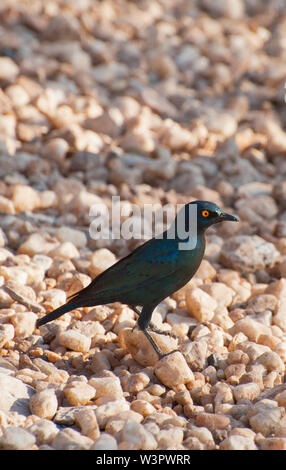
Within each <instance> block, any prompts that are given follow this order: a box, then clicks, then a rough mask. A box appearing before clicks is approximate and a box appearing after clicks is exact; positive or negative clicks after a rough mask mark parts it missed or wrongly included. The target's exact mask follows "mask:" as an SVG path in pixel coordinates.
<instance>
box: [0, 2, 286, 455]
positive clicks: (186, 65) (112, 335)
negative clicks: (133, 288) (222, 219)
mask: <svg viewBox="0 0 286 470" xmlns="http://www.w3.org/2000/svg"><path fill="white" fill-rule="evenodd" d="M0 18H1V20H0V177H1V179H0V214H1V215H0V226H1V229H0V307H1V310H0V348H1V349H0V389H1V395H0V448H3V449H93V450H96V449H122V450H123V449H143V450H145V449H176V450H183V449H202V450H204V449H205V450H210V449H221V450H228V449H242V450H244V449H245V450H248V449H257V450H259V449H263V450H268V449H269V450H273V449H275V450H276V449H277V450H279V449H286V415H285V409H286V383H284V377H285V364H286V300H285V299H286V182H285V181H284V179H285V174H286V164H285V151H286V132H285V129H286V103H285V93H286V89H285V80H286V43H285V34H286V7H285V3H284V2H283V1H279V0H269V1H268V2H264V1H263V0H245V1H243V0H235V1H231V0H220V1H217V2H214V1H213V0H202V1H195V0H145V1H143V0H142V1H138V2H131V1H130V2H129V1H126V0H118V1H111V0H110V1H108V0H107V1H92V0H37V1H33V2H31V1H26V0H18V1H17V0H1V4H0ZM112 196H120V198H121V201H123V203H124V206H125V209H126V213H127V214H131V209H132V204H137V205H139V206H140V207H142V206H143V204H147V203H148V204H154V207H157V209H158V210H159V209H160V208H161V207H163V206H164V205H165V204H167V203H171V204H177V203H180V204H182V203H186V202H188V201H190V200H193V199H206V200H211V201H213V202H216V203H218V204H219V205H220V206H221V207H224V208H225V209H226V210H229V211H230V212H233V213H235V214H237V215H238V216H239V217H240V222H239V223H238V224H229V223H224V224H221V225H220V226H217V227H214V228H212V229H210V230H209V231H208V236H207V240H208V245H207V250H206V255H205V258H204V261H203V262H202V265H201V267H200V269H199V271H198V273H197V274H196V276H195V277H194V278H193V279H192V280H191V281H190V282H189V283H188V285H187V286H185V287H184V288H183V289H181V290H180V291H179V292H176V293H175V294H174V295H173V296H172V297H171V298H168V299H166V300H165V301H164V302H162V303H161V304H160V305H159V306H158V307H157V309H156V311H155V313H154V316H153V322H154V323H155V324H156V325H157V326H159V327H160V328H162V329H165V330H166V331H172V333H174V334H176V335H177V336H178V339H174V338H171V337H168V336H162V335H156V340H157V342H158V344H159V345H160V347H161V348H162V349H164V350H166V351H169V350H171V349H173V348H177V347H178V348H179V349H180V351H181V352H176V353H174V354H172V355H169V356H167V357H165V358H163V359H161V360H160V361H158V359H157V357H156V355H155V353H154V351H153V350H152V348H151V346H150V344H149V343H148V342H146V340H145V337H144V336H142V333H141V332H140V331H138V330H137V329H135V330H134V331H133V330H132V329H133V327H134V325H135V324H136V315H135V313H134V312H133V311H132V310H130V308H128V307H127V306H125V305H120V304H112V305H108V306H97V307H94V308H84V309H79V310H75V311H73V312H70V313H68V314H66V315H64V316H63V317H61V318H59V319H58V320H56V321H55V322H53V323H51V324H47V325H45V326H43V327H41V328H40V329H36V328H35V322H36V319H37V318H38V317H39V316H42V315H43V314H45V313H46V312H49V311H51V310H53V309H54V308H56V307H58V306H59V305H61V304H62V303H64V302H65V300H66V297H67V296H68V295H71V294H72V293H74V292H76V291H77V290H79V289H81V288H82V287H84V286H86V285H87V284H88V283H89V282H90V280H91V278H93V277H94V276H95V275H97V274H98V273H100V272H101V271H102V270H103V269H106V267H108V266H109V265H111V264H112V263H114V261H115V260H117V259H119V258H120V257H122V256H124V255H126V254H127V253H129V252H130V250H132V249H134V247H135V246H136V245H138V243H140V240H138V239H137V240H123V239H120V240H110V239H105V240H94V239H92V238H90V236H89V227H90V223H91V218H90V216H89V210H90V207H92V206H93V204H96V203H99V202H104V203H105V204H107V206H108V207H110V204H111V198H112ZM134 223H135V224H136V223H138V217H137V219H136V217H134Z"/></svg>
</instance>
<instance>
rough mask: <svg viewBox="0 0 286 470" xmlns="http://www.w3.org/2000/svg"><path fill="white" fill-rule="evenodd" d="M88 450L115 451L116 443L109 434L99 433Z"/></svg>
mask: <svg viewBox="0 0 286 470" xmlns="http://www.w3.org/2000/svg"><path fill="white" fill-rule="evenodd" d="M90 450H117V441H116V439H115V437H113V436H111V435H110V434H106V433H104V432H103V433H101V434H100V436H99V438H98V439H96V441H95V442H94V444H93V445H92V447H91V448H90Z"/></svg>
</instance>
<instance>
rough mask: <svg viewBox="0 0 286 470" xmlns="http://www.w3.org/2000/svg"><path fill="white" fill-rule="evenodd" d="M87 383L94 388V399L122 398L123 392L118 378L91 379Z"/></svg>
mask: <svg viewBox="0 0 286 470" xmlns="http://www.w3.org/2000/svg"><path fill="white" fill-rule="evenodd" d="M88 383H89V384H90V385H92V387H94V388H95V398H99V397H113V399H115V400H117V399H120V398H122V397H123V390H122V388H121V383H120V380H119V378H118V377H115V376H114V377H92V378H90V379H89V381H88Z"/></svg>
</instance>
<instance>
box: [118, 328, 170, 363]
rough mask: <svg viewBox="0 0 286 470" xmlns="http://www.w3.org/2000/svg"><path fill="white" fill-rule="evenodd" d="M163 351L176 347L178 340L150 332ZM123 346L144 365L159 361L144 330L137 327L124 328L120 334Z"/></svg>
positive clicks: (167, 351) (120, 341) (166, 351)
mask: <svg viewBox="0 0 286 470" xmlns="http://www.w3.org/2000/svg"><path fill="white" fill-rule="evenodd" d="M150 334H151V335H152V337H153V338H154V340H155V341H156V344H157V345H158V347H159V348H160V349H161V351H162V352H163V353H164V354H166V353H169V352H171V351H173V350H174V349H176V347H177V344H178V341H177V339H175V338H172V337H170V336H166V335H161V334H157V333H150ZM118 338H119V343H120V345H121V347H123V348H124V349H127V350H128V352H130V354H131V355H132V357H133V358H134V359H135V360H136V361H137V362H138V363H139V364H140V365H142V366H144V367H145V366H149V365H154V364H156V362H157V361H158V355H157V353H156V352H155V350H154V348H153V347H152V345H151V344H150V342H149V340H148V339H147V338H146V336H145V335H144V333H143V331H141V330H139V329H138V328H135V329H134V330H131V329H129V328H126V329H122V330H120V331H119V334H118Z"/></svg>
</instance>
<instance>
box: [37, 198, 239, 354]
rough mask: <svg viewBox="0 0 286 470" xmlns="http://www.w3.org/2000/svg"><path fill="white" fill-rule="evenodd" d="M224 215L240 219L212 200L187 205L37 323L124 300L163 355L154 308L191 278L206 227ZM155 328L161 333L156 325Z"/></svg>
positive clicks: (203, 244) (38, 324)
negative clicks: (153, 318)
mask: <svg viewBox="0 0 286 470" xmlns="http://www.w3.org/2000/svg"><path fill="white" fill-rule="evenodd" d="M225 220H229V221H238V219H237V218H236V217H235V216H233V215H230V214H226V213H224V212H222V210H221V209H220V208H219V207H218V206H217V205H216V204H214V203H212V202H208V201H194V202H191V203H189V204H186V205H185V206H184V207H183V209H182V210H181V211H180V212H179V213H178V215H177V217H176V218H175V220H174V222H173V224H172V225H171V226H170V227H169V228H168V229H167V230H166V231H165V232H163V233H162V234H161V235H160V236H156V237H154V238H152V239H151V240H148V241H147V242H146V243H144V244H143V245H141V246H139V247H138V248H136V249H135V250H134V251H133V252H132V253H130V254H129V255H128V256H126V257H125V258H122V259H121V260H119V261H118V262H117V263H115V264H113V265H112V266H110V267H109V268H108V269H106V271H104V272H102V273H101V274H99V275H98V276H97V277H96V278H95V279H93V281H92V282H91V283H90V284H89V285H88V286H87V287H85V288H84V289H82V290H81V291H79V292H77V293H75V294H73V295H72V296H71V297H70V298H69V300H68V302H67V303H65V304H64V305H62V306H61V307H59V308H57V309H56V310H54V311H53V312H51V313H49V314H48V315H46V316H44V317H43V318H41V319H39V320H38V321H37V326H40V325H44V324H45V323H47V322H50V321H51V320H55V319H56V318H58V317H60V316H61V315H63V314H64V313H66V312H69V311H71V310H73V309H76V308H80V307H93V306H95V305H104V304H110V303H113V302H121V303H123V304H127V305H129V306H130V307H131V308H133V309H134V310H135V311H136V312H137V313H138V314H139V318H138V326H139V328H140V329H141V330H142V331H143V333H144V334H145V336H146V337H147V338H148V340H149V341H150V343H151V344H152V346H153V348H154V349H155V351H156V352H157V354H158V355H159V357H163V356H164V355H165V354H163V352H162V351H161V350H160V349H159V347H158V346H157V344H156V343H155V341H154V339H153V338H152V336H151V335H150V333H149V331H150V330H152V327H151V326H150V325H149V323H150V320H151V316H152V312H153V310H154V309H155V307H156V306H157V305H158V304H159V303H160V302H161V301H162V300H164V299H165V298H166V297H168V296H170V295H171V294H173V293H174V292H175V291H177V290H178V289H180V288H181V287H183V286H184V285H185V284H186V283H187V282H188V281H189V280H190V279H191V278H192V277H193V275H194V274H195V272H196V271H197V269H198V267H199V266H200V264H201V261H202V258H203V255H204V252H205V230H206V229H207V228H208V227H210V226H211V225H213V224H216V223H218V222H223V221H225ZM138 306H141V307H142V310H141V311H138V310H137V307H138ZM153 331H157V332H158V330H156V329H154V328H153Z"/></svg>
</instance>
